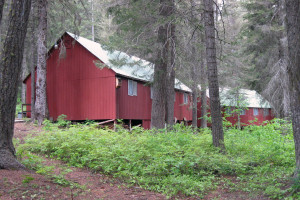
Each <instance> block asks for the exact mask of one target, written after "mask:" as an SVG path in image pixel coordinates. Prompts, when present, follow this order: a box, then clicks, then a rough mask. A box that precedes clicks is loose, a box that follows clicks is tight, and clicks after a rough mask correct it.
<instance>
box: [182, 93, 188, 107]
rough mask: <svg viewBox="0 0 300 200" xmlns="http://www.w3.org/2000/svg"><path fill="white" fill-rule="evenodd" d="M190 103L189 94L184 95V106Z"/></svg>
mask: <svg viewBox="0 0 300 200" xmlns="http://www.w3.org/2000/svg"><path fill="white" fill-rule="evenodd" d="M188 103H189V94H188V93H183V104H188Z"/></svg>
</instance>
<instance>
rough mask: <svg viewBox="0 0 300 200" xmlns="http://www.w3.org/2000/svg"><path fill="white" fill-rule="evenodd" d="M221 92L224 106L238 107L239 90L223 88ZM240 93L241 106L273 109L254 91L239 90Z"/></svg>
mask: <svg viewBox="0 0 300 200" xmlns="http://www.w3.org/2000/svg"><path fill="white" fill-rule="evenodd" d="M199 89H200V86H199ZM219 91H220V101H221V105H222V106H237V90H234V89H232V88H228V87H223V88H220V89H219ZM238 93H239V96H240V105H241V106H244V107H248V108H271V105H270V103H269V102H268V101H267V100H265V99H264V98H263V97H262V96H261V95H260V94H258V93H257V92H256V91H254V90H247V89H239V90H238ZM206 95H207V96H208V97H209V90H207V91H206Z"/></svg>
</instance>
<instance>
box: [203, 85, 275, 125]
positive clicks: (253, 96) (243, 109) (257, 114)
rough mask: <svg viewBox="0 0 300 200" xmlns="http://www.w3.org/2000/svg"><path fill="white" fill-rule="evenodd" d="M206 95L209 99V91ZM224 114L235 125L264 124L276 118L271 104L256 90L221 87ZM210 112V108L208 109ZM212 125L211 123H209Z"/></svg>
mask: <svg viewBox="0 0 300 200" xmlns="http://www.w3.org/2000/svg"><path fill="white" fill-rule="evenodd" d="M206 95H207V96H208V99H209V92H208V91H207V93H206ZM220 101H221V106H222V108H221V112H222V116H223V117H224V116H226V120H227V121H229V122H230V123H231V124H232V125H233V126H237V125H238V123H239V122H240V126H248V125H263V124H264V122H265V121H270V120H272V119H274V115H273V113H272V109H271V106H270V104H269V103H268V102H267V101H266V100H265V99H264V98H263V97H262V96H261V95H259V94H258V93H257V92H256V91H253V90H247V89H239V90H233V89H229V88H220ZM208 105H209V100H208ZM197 107H198V113H197V116H198V127H200V125H201V119H200V117H201V103H200V102H198V105H197ZM208 113H209V110H208ZM208 126H211V124H208Z"/></svg>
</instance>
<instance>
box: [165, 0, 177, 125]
mask: <svg viewBox="0 0 300 200" xmlns="http://www.w3.org/2000/svg"><path fill="white" fill-rule="evenodd" d="M173 3H174V2H173ZM173 6H174V4H173ZM172 9H173V8H172ZM170 27H171V31H170V32H171V37H170V42H169V43H170V46H171V52H170V53H171V55H170V58H171V60H170V64H169V65H168V70H167V82H166V87H167V96H166V121H167V125H168V126H169V127H172V126H173V125H174V121H175V120H174V99H175V89H174V87H175V70H174V69H175V62H176V61H175V57H176V41H175V40H176V35H175V28H176V26H175V24H171V25H170Z"/></svg>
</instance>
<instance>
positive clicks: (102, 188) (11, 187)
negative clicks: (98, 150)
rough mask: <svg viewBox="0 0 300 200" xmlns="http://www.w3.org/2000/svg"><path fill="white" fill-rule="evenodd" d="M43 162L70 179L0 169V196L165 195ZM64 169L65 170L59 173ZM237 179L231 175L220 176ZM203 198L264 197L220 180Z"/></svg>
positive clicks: (1, 199) (20, 129)
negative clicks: (63, 181)
mask: <svg viewBox="0 0 300 200" xmlns="http://www.w3.org/2000/svg"><path fill="white" fill-rule="evenodd" d="M40 131H41V128H39V127H36V126H34V125H32V124H25V123H16V124H15V138H18V139H19V140H20V142H21V143H23V142H24V137H25V136H27V135H28V134H33V135H35V134H38V133H39V132H40ZM44 164H45V165H47V166H54V170H53V173H54V174H56V175H61V174H63V176H64V179H66V180H67V181H69V182H71V183H73V184H71V186H63V185H61V184H58V183H56V182H55V181H54V180H53V177H49V176H43V175H40V174H37V173H35V172H30V171H9V170H0V200H19V199H26V200H27V199H28V200H29V199H47V200H48V199H49V200H50V199H55V200H56V199H66V200H67V199H71V200H73V199H74V200H81V199H86V200H97V199H99V200H100V199H109V200H123V199H124V200H127V199H128V200H129V199H130V200H131V199H134V200H156V199H157V200H160V199H167V197H166V196H165V195H163V194H159V193H155V192H151V191H147V190H144V189H142V188H140V187H138V186H130V187H129V186H128V185H127V184H125V183H123V182H122V181H121V180H118V179H115V178H113V177H109V176H106V175H103V174H100V173H93V172H91V171H90V170H88V169H80V168H75V167H69V166H67V165H66V164H64V163H62V162H61V161H58V160H53V159H45V162H44ZM65 169H68V170H67V173H63V172H64V171H65ZM223 178H224V179H230V180H231V181H232V182H233V183H235V182H236V183H238V181H237V180H236V179H235V177H223ZM172 199H189V200H194V199H200V198H199V197H185V196H183V195H178V196H176V197H173V198H172ZM203 199H228V200H246V199H261V200H264V199H268V198H266V197H264V196H263V195H259V196H255V197H253V195H251V194H248V193H245V192H243V191H230V190H229V189H228V188H227V187H226V186H225V185H223V184H220V185H219V186H218V188H217V189H216V190H214V191H211V192H209V193H208V194H206V195H205V196H204V198H203Z"/></svg>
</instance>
